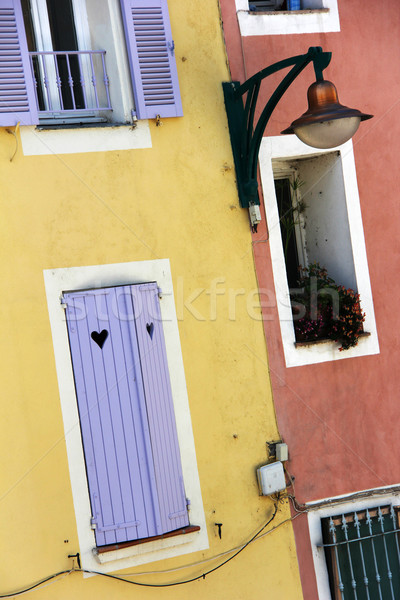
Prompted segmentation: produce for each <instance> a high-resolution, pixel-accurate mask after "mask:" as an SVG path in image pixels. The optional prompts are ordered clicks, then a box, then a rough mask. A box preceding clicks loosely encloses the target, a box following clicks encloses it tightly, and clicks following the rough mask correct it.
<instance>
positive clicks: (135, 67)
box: [121, 0, 183, 119]
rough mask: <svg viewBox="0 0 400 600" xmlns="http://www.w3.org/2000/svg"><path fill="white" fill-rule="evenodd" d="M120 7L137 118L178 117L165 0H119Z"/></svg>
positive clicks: (177, 96) (174, 69)
mask: <svg viewBox="0 0 400 600" xmlns="http://www.w3.org/2000/svg"><path fill="white" fill-rule="evenodd" d="M121 6H122V13H123V18H124V25H125V33H126V39H127V47H128V54H129V57H130V65H131V75H132V80H133V86H134V94H135V104H136V113H137V116H138V118H139V119H146V118H155V117H156V116H157V115H160V116H161V117H180V116H182V114H183V113H182V104H181V100H180V93H179V83H178V74H177V69H176V62H175V56H174V51H173V48H174V45H173V40H172V33H171V26H170V23H169V16H168V6H167V0H121ZM149 75H150V76H151V77H152V80H153V86H154V87H153V88H152V89H151V90H150V91H149V89H148V87H147V79H148V77H149Z"/></svg>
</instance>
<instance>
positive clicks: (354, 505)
mask: <svg viewBox="0 0 400 600" xmlns="http://www.w3.org/2000/svg"><path fill="white" fill-rule="evenodd" d="M385 489H387V490H388V491H387V493H385ZM378 490H381V492H380V493H378ZM374 492H376V493H375V494H374ZM368 493H370V494H371V495H368V497H364V498H362V499H351V500H350V498H349V497H348V496H341V497H340V496H339V497H337V498H329V501H334V500H338V502H335V503H334V504H333V506H325V507H322V508H318V509H317V508H315V509H314V508H313V503H312V502H311V503H309V504H307V509H308V510H309V511H310V512H309V513H308V515H307V516H308V527H309V531H310V541H311V550H312V556H313V562H314V571H315V577H316V580H317V588H318V598H323V599H324V600H329V599H330V598H331V597H332V596H331V592H330V586H329V574H328V567H327V564H326V560H325V551H324V548H323V547H322V544H323V538H322V525H321V523H322V519H326V518H327V517H328V518H329V517H333V516H335V515H337V514H346V513H350V512H352V513H354V512H359V511H362V510H365V509H367V508H378V507H379V506H387V505H388V504H391V505H392V506H400V489H399V491H398V492H393V488H392V487H388V488H376V489H375V490H368ZM353 496H354V495H353ZM321 502H323V500H322V501H319V502H318V504H320V503H321ZM315 504H317V503H315Z"/></svg>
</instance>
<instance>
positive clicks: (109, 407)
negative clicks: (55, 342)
mask: <svg viewBox="0 0 400 600" xmlns="http://www.w3.org/2000/svg"><path fill="white" fill-rule="evenodd" d="M64 300H65V302H66V305H67V308H66V318H67V327H68V334H69V341H70V349H71V357H72V365H73V371H74V378H75V387H76V395H77V401H78V408H79V415H80V422H81V431H82V440H83V448H84V456H85V462H86V470H87V477H88V486H89V494H90V501H91V507H92V515H93V519H92V522H93V526H94V528H95V537H96V544H97V545H98V546H103V545H107V544H114V543H117V542H123V541H130V540H135V539H142V538H146V537H151V536H154V535H159V534H160V533H162V529H161V527H162V526H161V523H160V515H159V506H158V505H159V501H158V495H157V485H156V480H155V473H154V466H153V458H152V448H151V441H150V432H149V427H148V422H147V410H146V405H145V397H144V391H143V381H142V374H141V368H140V360H139V348H138V344H137V338H136V330H135V321H134V316H133V312H132V296H131V289H130V286H121V287H116V288H105V289H98V290H89V291H84V292H71V293H65V294H64Z"/></svg>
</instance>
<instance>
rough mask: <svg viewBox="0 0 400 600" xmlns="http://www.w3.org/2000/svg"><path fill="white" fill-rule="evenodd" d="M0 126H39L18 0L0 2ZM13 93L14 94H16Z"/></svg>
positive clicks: (1, 0) (0, 0) (2, 0)
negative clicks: (18, 124) (19, 123)
mask: <svg viewBox="0 0 400 600" xmlns="http://www.w3.org/2000/svg"><path fill="white" fill-rule="evenodd" d="M4 78H6V79H7V82H8V84H9V87H7V90H6V91H4V88H3V87H1V88H0V126H10V125H11V126H12V125H16V124H17V123H18V122H19V121H20V122H21V124H22V125H32V124H36V123H38V115H37V106H36V95H35V90H34V83H33V79H32V72H31V67H30V62H29V55H28V48H27V44H26V37H25V29H24V22H23V16H22V11H21V6H20V3H19V2H18V0H0V81H2V80H3V79H4ZM13 92H14V93H13Z"/></svg>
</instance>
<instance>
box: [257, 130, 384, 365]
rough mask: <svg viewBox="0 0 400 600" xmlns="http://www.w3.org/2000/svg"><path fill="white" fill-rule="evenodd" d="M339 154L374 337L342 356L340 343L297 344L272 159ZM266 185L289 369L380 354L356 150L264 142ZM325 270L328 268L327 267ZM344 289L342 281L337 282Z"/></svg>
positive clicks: (284, 139) (282, 139) (290, 140)
mask: <svg viewBox="0 0 400 600" xmlns="http://www.w3.org/2000/svg"><path fill="white" fill-rule="evenodd" d="M334 151H337V152H339V156H338V160H340V161H341V166H342V172H343V185H344V193H345V199H346V207H347V218H348V225H349V230H350V242H351V247H352V254H353V263H354V273H355V278H356V282H357V291H358V293H359V294H360V299H361V306H362V309H363V311H364V312H365V313H366V317H365V322H364V331H366V332H368V333H369V334H370V335H369V336H366V337H361V338H360V339H359V342H358V345H357V346H356V347H354V348H350V349H348V350H346V351H344V352H339V351H338V348H339V344H338V343H335V342H333V341H332V342H331V341H327V342H325V343H323V344H314V345H308V346H306V347H303V346H302V347H299V346H297V347H296V345H295V342H296V339H295V333H294V326H293V316H292V310H291V304H290V295H289V287H288V282H287V276H286V265H285V257H284V254H283V247H282V238H281V232H280V225H279V213H278V207H277V202H276V196H275V186H274V173H273V160H274V159H276V160H289V161H290V160H291V159H301V158H306V157H311V156H320V155H322V154H323V153H325V152H334ZM259 163H260V173H261V182H262V187H263V196H264V202H265V212H266V220H267V224H268V232H269V244H270V251H271V261H272V270H273V275H274V283H275V291H276V301H277V309H278V315H279V322H280V329H281V336H282V343H283V351H284V356H285V362H286V366H287V367H298V366H302V365H309V364H316V363H320V362H327V361H334V360H344V359H346V358H352V357H355V356H366V355H370V354H378V353H379V343H378V335H377V330H376V322H375V312H374V305H373V299H372V291H371V284H370V278H369V270H368V261H367V254H366V248H365V240H364V231H363V225H362V217H361V207H360V199H359V195H358V186H357V175H356V170H355V162H354V154H353V145H352V142H351V140H350V141H348V142H346V143H345V144H343V145H342V146H338V147H337V148H335V149H330V150H316V149H314V148H310V147H309V146H306V145H305V144H303V142H301V141H300V140H299V139H298V138H297V137H296V136H295V135H288V136H273V137H264V138H263V140H262V142H261V147H260V153H259ZM322 266H324V265H322ZM337 283H338V284H340V282H339V281H338V282H337Z"/></svg>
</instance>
